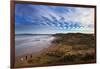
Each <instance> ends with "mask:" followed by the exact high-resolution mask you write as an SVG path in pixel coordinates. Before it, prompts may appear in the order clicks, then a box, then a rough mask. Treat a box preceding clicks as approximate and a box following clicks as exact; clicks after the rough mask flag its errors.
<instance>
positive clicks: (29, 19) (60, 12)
mask: <svg viewBox="0 0 100 69" xmlns="http://www.w3.org/2000/svg"><path fill="white" fill-rule="evenodd" d="M15 33H16V34H23V33H27V34H28V33H29V34H55V33H94V8H85V7H84V8H83V7H69V6H49V5H32V4H15Z"/></svg>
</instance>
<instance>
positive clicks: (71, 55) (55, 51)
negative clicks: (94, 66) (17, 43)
mask: <svg viewBox="0 0 100 69" xmlns="http://www.w3.org/2000/svg"><path fill="white" fill-rule="evenodd" d="M53 36H55V37H56V39H55V40H54V41H53V42H52V43H53V46H51V47H49V48H48V49H47V50H45V52H43V53H41V54H40V55H38V56H37V57H34V58H31V59H28V60H27V64H28V65H39V64H73V63H89V62H95V59H96V58H95V57H96V56H95V55H96V54H95V37H94V35H93V34H81V33H76V34H73V33H69V34H55V35H53Z"/></svg>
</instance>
